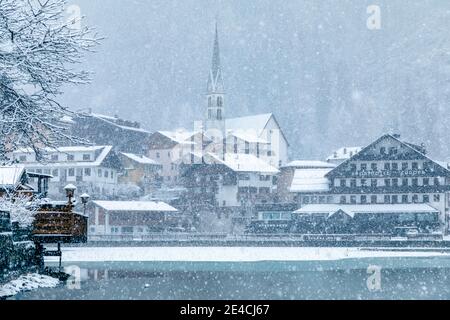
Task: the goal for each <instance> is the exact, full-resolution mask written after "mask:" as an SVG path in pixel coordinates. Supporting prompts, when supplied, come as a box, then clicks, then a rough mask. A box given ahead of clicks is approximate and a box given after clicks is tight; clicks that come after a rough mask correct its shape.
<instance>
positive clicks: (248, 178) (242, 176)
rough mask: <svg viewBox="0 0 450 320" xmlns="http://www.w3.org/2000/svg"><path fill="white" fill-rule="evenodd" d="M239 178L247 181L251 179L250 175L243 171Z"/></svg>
mask: <svg viewBox="0 0 450 320" xmlns="http://www.w3.org/2000/svg"><path fill="white" fill-rule="evenodd" d="M238 178H239V180H244V181H247V180H250V175H248V174H245V173H241V174H239V176H238Z"/></svg>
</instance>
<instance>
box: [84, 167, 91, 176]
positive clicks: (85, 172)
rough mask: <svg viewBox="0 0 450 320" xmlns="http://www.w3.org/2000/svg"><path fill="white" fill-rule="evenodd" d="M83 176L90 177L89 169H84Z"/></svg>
mask: <svg viewBox="0 0 450 320" xmlns="http://www.w3.org/2000/svg"><path fill="white" fill-rule="evenodd" d="M84 175H85V176H88V177H90V176H91V168H84Z"/></svg>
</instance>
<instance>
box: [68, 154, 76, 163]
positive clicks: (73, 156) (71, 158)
mask: <svg viewBox="0 0 450 320" xmlns="http://www.w3.org/2000/svg"><path fill="white" fill-rule="evenodd" d="M74 160H75V155H73V154H68V155H67V161H74Z"/></svg>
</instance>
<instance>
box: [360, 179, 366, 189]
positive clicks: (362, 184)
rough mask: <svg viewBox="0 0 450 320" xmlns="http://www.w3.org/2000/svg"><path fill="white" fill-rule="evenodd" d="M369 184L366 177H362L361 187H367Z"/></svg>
mask: <svg viewBox="0 0 450 320" xmlns="http://www.w3.org/2000/svg"><path fill="white" fill-rule="evenodd" d="M366 185H367V180H366V179H361V187H365V186H366Z"/></svg>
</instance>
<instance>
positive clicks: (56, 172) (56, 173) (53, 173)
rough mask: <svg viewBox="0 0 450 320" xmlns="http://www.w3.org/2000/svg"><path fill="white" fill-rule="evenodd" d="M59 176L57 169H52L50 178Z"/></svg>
mask: <svg viewBox="0 0 450 320" xmlns="http://www.w3.org/2000/svg"><path fill="white" fill-rule="evenodd" d="M58 175H59V170H58V169H53V170H52V176H54V177H57V176H58Z"/></svg>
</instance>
